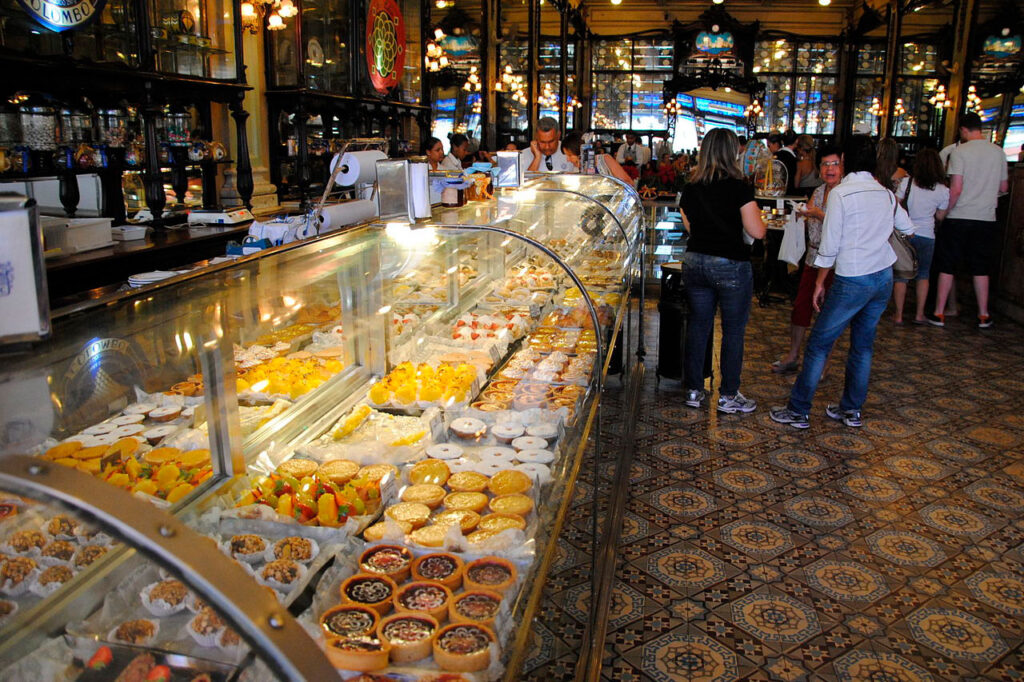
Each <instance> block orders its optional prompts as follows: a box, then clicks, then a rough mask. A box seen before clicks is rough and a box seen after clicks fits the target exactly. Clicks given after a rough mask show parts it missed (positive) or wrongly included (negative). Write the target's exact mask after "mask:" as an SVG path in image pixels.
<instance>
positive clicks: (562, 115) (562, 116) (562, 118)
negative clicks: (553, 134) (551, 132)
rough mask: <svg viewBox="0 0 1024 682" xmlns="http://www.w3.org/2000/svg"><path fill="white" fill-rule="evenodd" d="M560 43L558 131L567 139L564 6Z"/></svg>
mask: <svg viewBox="0 0 1024 682" xmlns="http://www.w3.org/2000/svg"><path fill="white" fill-rule="evenodd" d="M558 19H559V21H558V34H559V35H558V41H559V42H560V43H561V44H562V48H561V50H559V52H558V55H559V60H558V74H559V78H560V79H561V83H560V85H559V86H558V107H559V108H558V129H559V130H561V131H562V137H565V123H566V120H567V114H566V110H565V100H566V96H567V95H568V93H569V86H568V83H566V81H567V80H568V78H569V8H568V6H563V7H562V8H561V9H560V10H559V16H558Z"/></svg>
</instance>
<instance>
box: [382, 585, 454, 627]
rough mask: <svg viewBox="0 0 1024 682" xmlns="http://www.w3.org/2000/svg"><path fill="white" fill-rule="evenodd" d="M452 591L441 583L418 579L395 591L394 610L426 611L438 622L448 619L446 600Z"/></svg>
mask: <svg viewBox="0 0 1024 682" xmlns="http://www.w3.org/2000/svg"><path fill="white" fill-rule="evenodd" d="M451 599H452V591H451V590H450V589H448V588H447V587H446V586H444V585H442V584H441V583H435V582H431V581H429V580H418V581H416V582H411V583H408V584H406V585H402V586H401V587H399V588H398V591H397V592H395V597H394V603H395V611H397V612H399V613H402V612H410V611H411V612H413V613H426V614H428V615H430V616H433V617H434V618H436V619H437V620H438V622H441V621H445V620H447V619H448V602H450V601H451Z"/></svg>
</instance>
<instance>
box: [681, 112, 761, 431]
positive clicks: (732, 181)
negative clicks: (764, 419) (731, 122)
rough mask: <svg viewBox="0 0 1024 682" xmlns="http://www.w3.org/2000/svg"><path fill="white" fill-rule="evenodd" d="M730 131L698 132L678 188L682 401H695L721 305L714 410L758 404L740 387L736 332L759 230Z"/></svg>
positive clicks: (743, 319)
mask: <svg viewBox="0 0 1024 682" xmlns="http://www.w3.org/2000/svg"><path fill="white" fill-rule="evenodd" d="M739 152H740V143H739V140H738V139H737V137H736V134H735V133H733V132H732V131H731V130H727V129H725V128H714V129H712V130H709V131H708V133H707V134H706V135H705V136H704V139H703V141H702V142H701V145H700V156H699V157H698V161H697V166H696V167H695V168H694V169H693V172H692V173H691V174H690V182H689V183H688V184H687V185H686V189H685V190H684V191H683V198H682V201H681V203H680V209H681V211H682V213H683V223H684V224H685V225H686V227H687V230H688V231H689V233H690V237H689V239H688V240H687V243H686V254H685V255H684V256H683V282H684V283H685V285H686V298H687V300H688V301H689V304H690V319H689V324H688V325H687V328H686V346H685V356H684V357H683V385H684V387H685V388H686V398H685V400H684V402H685V403H686V404H687V405H688V406H690V407H700V406H701V405H703V404H704V402H705V400H707V397H708V394H707V391H706V390H704V356H705V353H706V350H707V345H708V342H709V340H710V338H711V330H712V327H713V326H714V322H715V308H716V306H718V307H721V309H722V353H721V385H720V386H719V398H718V411H719V412H726V413H730V414H731V413H735V412H753V411H754V410H755V409H756V408H757V403H756V402H755V401H753V400H750V399H749V398H746V397H744V395H743V394H742V393H740V372H741V370H742V369H743V336H744V334H745V332H746V329H747V320H748V319H749V317H750V300H751V298H752V296H753V271H752V270H751V267H750V245H749V244H748V243H747V241H748V240H747V239H744V237H748V238H749V239H751V240H752V239H762V238H763V237H764V233H765V228H764V223H763V222H761V210H760V209H759V208H758V206H757V203H756V202H755V201H754V189H753V187H751V186H750V185H748V184H747V183H746V181H745V180H744V179H743V172H742V171H741V170H740V165H739V161H738V158H739Z"/></svg>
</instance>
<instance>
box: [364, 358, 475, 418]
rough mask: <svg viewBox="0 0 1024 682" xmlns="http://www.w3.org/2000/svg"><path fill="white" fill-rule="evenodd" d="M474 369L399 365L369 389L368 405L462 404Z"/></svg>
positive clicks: (470, 387)
mask: <svg viewBox="0 0 1024 682" xmlns="http://www.w3.org/2000/svg"><path fill="white" fill-rule="evenodd" d="M477 378H478V370H477V368H476V367H473V366H472V365H466V364H461V365H456V366H452V365H448V364H443V363H442V364H439V365H438V366H437V367H434V366H432V365H429V364H427V363H420V364H419V365H414V364H413V363H411V362H403V363H402V364H400V365H398V366H397V367H395V368H394V369H392V370H391V371H390V372H389V373H388V375H387V376H385V377H384V378H383V379H381V380H380V381H378V382H377V383H375V384H374V385H373V386H372V387H370V391H369V394H368V397H369V401H370V403H371V405H373V406H375V407H392V408H399V409H410V410H417V409H426V408H427V407H433V406H445V407H451V406H455V405H464V404H466V403H467V402H469V399H470V398H471V397H472V396H473V393H474V389H475V387H476V385H477Z"/></svg>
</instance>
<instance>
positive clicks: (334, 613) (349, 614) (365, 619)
mask: <svg viewBox="0 0 1024 682" xmlns="http://www.w3.org/2000/svg"><path fill="white" fill-rule="evenodd" d="M379 622H380V614H378V613H377V611H376V610H375V609H372V608H370V607H369V606H362V605H361V604H342V605H341V606H335V607H334V608H330V609H327V610H326V611H324V614H323V615H322V616H320V629H321V630H323V632H324V636H325V637H327V639H334V638H338V637H360V636H363V635H371V634H373V633H374V632H376V630H377V624H378V623H379Z"/></svg>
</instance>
